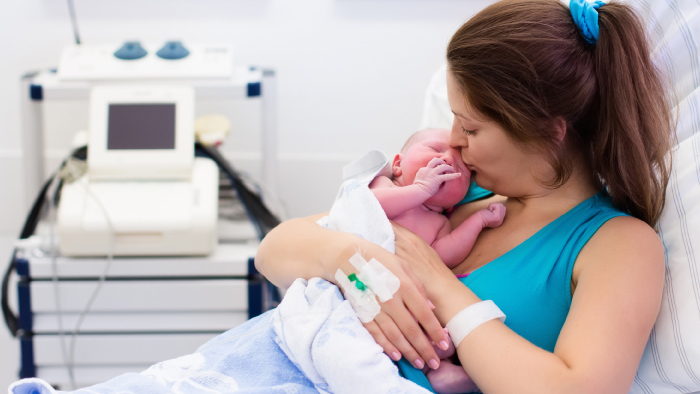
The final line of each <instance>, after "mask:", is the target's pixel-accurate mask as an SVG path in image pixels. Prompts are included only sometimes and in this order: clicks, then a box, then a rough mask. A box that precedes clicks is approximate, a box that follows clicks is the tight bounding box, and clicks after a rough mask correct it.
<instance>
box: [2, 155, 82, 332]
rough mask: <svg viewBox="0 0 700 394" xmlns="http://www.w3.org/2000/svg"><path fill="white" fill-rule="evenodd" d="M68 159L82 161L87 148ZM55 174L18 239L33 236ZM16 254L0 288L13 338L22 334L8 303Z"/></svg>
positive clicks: (47, 183)
mask: <svg viewBox="0 0 700 394" xmlns="http://www.w3.org/2000/svg"><path fill="white" fill-rule="evenodd" d="M70 157H74V158H77V159H82V160H84V159H85V158H86V157H87V147H81V148H78V149H76V150H74V151H73V152H71V155H70ZM65 164H66V160H64V161H63V163H61V165H60V166H59V168H62V167H63V166H64V165H65ZM57 173H58V172H55V173H53V174H51V176H50V177H49V179H48V180H46V182H44V185H43V186H42V188H41V190H40V191H39V194H38V195H37V196H36V198H35V200H34V203H33V204H32V208H31V209H30V211H29V214H28V215H27V219H25V221H24V226H23V227H22V231H21V232H20V234H19V238H18V239H20V240H22V239H27V238H29V237H30V236H32V234H34V231H35V230H36V227H37V225H38V224H39V221H40V219H41V213H42V210H43V209H44V206H45V203H46V195H47V191H48V189H49V187H50V186H51V184H52V182H53V180H54V178H55V177H56V174H57ZM17 252H18V250H17V248H16V247H15V248H14V250H13V251H12V257H11V259H10V262H9V264H8V266H7V269H6V270H5V273H4V275H3V278H2V288H1V289H0V292H1V296H2V300H1V301H0V304H2V314H3V317H4V319H5V324H6V325H7V328H8V329H9V330H10V333H11V334H12V336H14V337H17V336H19V335H21V334H23V333H22V332H21V329H20V324H19V318H18V317H17V316H15V314H14V312H13V311H12V309H11V308H10V301H9V296H8V292H9V287H10V286H9V285H10V276H11V275H12V272H13V271H14V270H15V269H16V267H17V262H16V259H17Z"/></svg>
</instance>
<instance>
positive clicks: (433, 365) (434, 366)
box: [428, 359, 440, 369]
mask: <svg viewBox="0 0 700 394" xmlns="http://www.w3.org/2000/svg"><path fill="white" fill-rule="evenodd" d="M428 365H430V368H432V369H438V367H439V366H440V362H439V361H438V360H437V359H432V360H430V361H428Z"/></svg>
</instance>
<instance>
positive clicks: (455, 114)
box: [450, 110, 471, 120]
mask: <svg viewBox="0 0 700 394" xmlns="http://www.w3.org/2000/svg"><path fill="white" fill-rule="evenodd" d="M450 111H451V112H452V113H453V114H454V116H456V117H458V118H462V119H464V120H471V119H469V118H468V117H466V116H464V115H462V114H460V113H459V112H455V111H452V110H450Z"/></svg>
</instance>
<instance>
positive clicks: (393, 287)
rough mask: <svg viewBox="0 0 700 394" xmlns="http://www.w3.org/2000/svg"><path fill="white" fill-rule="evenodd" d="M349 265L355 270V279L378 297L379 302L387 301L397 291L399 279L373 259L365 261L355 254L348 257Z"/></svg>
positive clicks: (399, 283)
mask: <svg viewBox="0 0 700 394" xmlns="http://www.w3.org/2000/svg"><path fill="white" fill-rule="evenodd" d="M350 264H352V265H353V267H355V269H356V270H357V278H358V279H360V280H361V281H362V283H364V284H365V285H366V286H367V287H369V288H370V289H371V290H372V291H373V292H374V294H376V295H377V297H379V301H381V302H387V301H389V300H390V299H392V298H393V296H394V294H395V293H396V292H397V291H398V290H399V286H400V285H401V281H399V278H397V277H396V275H394V274H393V273H391V271H389V270H388V269H387V268H386V267H385V266H384V265H382V263H380V262H379V261H377V260H376V259H375V258H372V259H370V260H369V261H365V259H364V258H363V257H362V256H361V255H360V254H359V253H355V254H354V255H353V256H352V257H350Z"/></svg>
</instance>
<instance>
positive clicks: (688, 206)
mask: <svg viewBox="0 0 700 394" xmlns="http://www.w3.org/2000/svg"><path fill="white" fill-rule="evenodd" d="M631 3H632V4H633V5H634V6H635V7H636V8H637V9H638V10H639V12H640V14H641V16H642V17H644V18H645V22H646V23H647V28H648V31H649V36H650V38H651V40H652V44H653V45H652V48H653V49H654V54H655V60H656V62H657V64H659V65H660V66H661V67H662V68H663V69H665V70H666V71H667V72H669V73H670V78H671V82H672V84H673V88H674V90H675V94H676V97H677V99H678V100H679V105H678V112H677V115H678V127H677V129H676V136H677V139H678V146H676V147H674V149H673V152H672V155H673V170H672V174H671V180H670V183H669V185H668V189H667V190H666V206H665V207H664V211H663V213H662V215H661V219H660V222H659V227H660V231H659V235H660V236H661V239H662V241H663V244H664V247H665V249H666V285H665V287H664V294H663V299H662V303H661V311H660V312H659V316H658V318H657V320H656V324H655V325H654V329H653V330H652V333H651V337H650V339H649V342H648V343H647V347H646V349H645V350H644V355H643V356H642V361H641V363H640V365H639V369H638V371H637V376H636V377H635V380H634V384H633V385H632V389H631V390H630V394H666V393H668V394H670V393H694V392H700V50H699V47H698V45H699V44H700V2H698V1H696V0H692V1H691V0H664V1H651V0H649V1H643V0H634V1H631Z"/></svg>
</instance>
